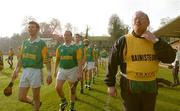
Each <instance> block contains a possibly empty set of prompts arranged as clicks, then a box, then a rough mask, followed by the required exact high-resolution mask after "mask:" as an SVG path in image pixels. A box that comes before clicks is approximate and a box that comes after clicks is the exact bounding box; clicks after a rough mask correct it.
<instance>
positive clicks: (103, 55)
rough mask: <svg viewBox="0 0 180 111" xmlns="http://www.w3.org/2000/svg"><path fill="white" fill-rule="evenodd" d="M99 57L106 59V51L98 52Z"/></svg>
mask: <svg viewBox="0 0 180 111" xmlns="http://www.w3.org/2000/svg"><path fill="white" fill-rule="evenodd" d="M100 56H101V57H102V58H107V57H108V53H107V51H106V50H102V51H101V52H100Z"/></svg>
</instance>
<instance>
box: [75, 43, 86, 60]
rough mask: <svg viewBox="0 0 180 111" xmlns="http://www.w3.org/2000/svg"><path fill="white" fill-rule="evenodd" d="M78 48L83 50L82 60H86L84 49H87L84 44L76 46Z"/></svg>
mask: <svg viewBox="0 0 180 111" xmlns="http://www.w3.org/2000/svg"><path fill="white" fill-rule="evenodd" d="M76 46H77V47H78V48H79V49H80V50H81V52H82V55H81V60H82V59H83V58H84V56H85V51H84V48H85V46H84V44H82V43H81V44H76Z"/></svg>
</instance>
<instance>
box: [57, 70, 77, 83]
mask: <svg viewBox="0 0 180 111" xmlns="http://www.w3.org/2000/svg"><path fill="white" fill-rule="evenodd" d="M77 71H78V67H74V68H71V69H62V68H60V69H59V71H58V74H57V77H56V79H57V80H68V81H70V82H75V81H77V80H78V78H77V75H78V74H77Z"/></svg>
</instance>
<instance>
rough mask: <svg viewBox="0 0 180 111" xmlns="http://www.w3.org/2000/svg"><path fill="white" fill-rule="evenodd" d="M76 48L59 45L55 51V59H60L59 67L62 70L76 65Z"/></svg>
mask: <svg viewBox="0 0 180 111" xmlns="http://www.w3.org/2000/svg"><path fill="white" fill-rule="evenodd" d="M78 49H79V48H78V47H77V46H76V45H75V44H72V45H69V46H67V45H65V44H63V45H60V46H59V47H58V49H57V53H56V57H58V58H60V61H59V67H60V68H63V69H71V68H73V67H76V66H77V65H78V60H79V55H80V53H79V52H78Z"/></svg>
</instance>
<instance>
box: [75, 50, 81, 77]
mask: <svg viewBox="0 0 180 111" xmlns="http://www.w3.org/2000/svg"><path fill="white" fill-rule="evenodd" d="M76 57H77V62H78V79H81V78H82V73H81V72H82V61H81V58H82V50H81V49H80V48H79V49H77V51H76Z"/></svg>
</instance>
